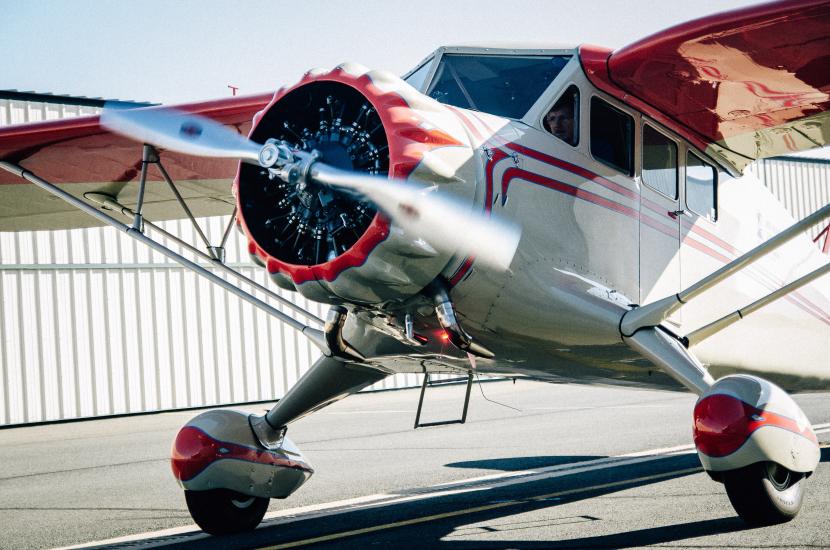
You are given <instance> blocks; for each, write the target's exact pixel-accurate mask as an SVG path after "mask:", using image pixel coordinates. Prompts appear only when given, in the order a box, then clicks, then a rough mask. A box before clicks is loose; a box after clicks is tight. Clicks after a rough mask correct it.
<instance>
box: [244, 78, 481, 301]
mask: <svg viewBox="0 0 830 550" xmlns="http://www.w3.org/2000/svg"><path fill="white" fill-rule="evenodd" d="M249 137H250V138H251V139H253V140H254V141H257V142H259V143H264V142H265V141H266V140H267V139H269V138H274V139H277V140H285V141H286V142H288V143H289V144H291V146H292V147H294V148H297V149H301V150H306V151H311V150H316V151H319V152H320V153H321V154H322V158H321V162H323V163H326V164H329V165H331V166H335V167H337V168H342V169H347V170H357V171H363V172H367V173H372V174H378V175H387V174H388V175H389V176H390V177H395V178H412V179H415V180H419V181H422V182H425V183H436V184H440V185H442V186H445V187H446V188H447V190H448V191H449V192H452V193H454V194H456V195H457V196H460V197H462V198H464V199H465V200H469V201H470V202H473V201H474V200H476V177H475V175H476V168H475V162H474V148H473V146H472V145H471V143H470V141H469V138H468V136H467V134H466V132H465V130H464V128H463V126H461V124H460V123H459V120H458V119H457V117H456V116H455V115H454V114H453V113H452V111H451V110H450V109H448V108H447V107H445V106H443V105H441V104H440V103H438V102H436V101H434V100H432V99H430V98H428V97H426V96H424V95H422V94H420V93H419V92H417V91H416V90H414V89H413V88H412V87H411V86H409V85H408V84H406V83H405V82H403V81H402V80H401V79H400V78H399V77H397V76H396V75H393V74H390V73H387V72H383V71H368V70H367V69H366V68H365V67H362V66H359V65H353V64H345V65H341V66H339V67H337V68H336V69H334V70H332V71H320V70H314V71H310V72H308V73H306V74H305V75H304V77H303V78H302V79H301V80H300V82H298V83H297V84H295V85H294V86H291V87H289V88H281V89H280V90H278V91H277V92H276V94H275V95H274V98H273V99H272V100H271V102H270V103H269V104H268V105H267V106H266V107H265V109H264V110H262V111H261V112H259V113H258V114H257V115H256V116H255V117H254V124H253V128H252V129H251V133H250V136H249ZM234 193H235V195H236V198H237V205H238V221H239V223H240V225H241V226H242V228H243V229H244V231H245V233H246V235H247V236H248V251H249V253H250V254H251V256H252V257H253V258H254V259H255V260H256V261H257V262H258V263H261V264H262V265H264V266H265V267H266V269H267V270H268V272H269V274H270V275H271V277H272V278H273V280H274V281H275V282H276V283H277V284H278V285H280V286H281V287H282V288H286V289H290V290H297V291H299V292H300V293H302V294H303V295H304V296H305V297H307V298H310V299H312V300H316V301H322V302H329V303H337V302H352V303H367V304H373V303H381V302H387V301H390V300H403V299H406V298H408V297H409V296H412V295H414V294H416V293H417V292H419V291H420V290H421V289H423V288H424V287H425V286H426V285H427V284H428V283H430V282H431V281H432V280H433V279H434V278H435V277H436V276H438V275H439V274H440V273H441V272H442V271H443V270H445V269H446V268H447V267H448V264H450V263H451V262H452V261H453V256H452V254H448V253H442V252H439V251H436V250H435V249H434V248H433V247H432V246H431V245H430V244H429V243H426V242H424V241H423V240H422V239H419V238H418V236H417V235H411V234H407V233H406V232H405V231H403V230H402V229H400V228H398V227H396V226H395V225H394V224H391V223H390V221H389V219H388V218H387V217H386V216H384V215H383V214H381V213H378V212H376V211H375V208H374V207H373V205H372V204H371V203H368V202H366V201H365V200H363V199H362V198H360V197H355V196H350V195H348V194H346V193H343V192H335V191H333V190H331V189H327V188H323V187H319V186H315V185H309V186H307V187H304V188H300V187H298V186H296V185H290V184H287V183H285V182H282V181H281V180H280V179H279V178H276V179H271V178H269V175H268V172H267V171H266V170H264V169H262V168H260V167H257V166H253V165H247V164H241V165H240V169H239V172H238V174H237V177H236V180H235V182H234ZM479 200H480V199H479Z"/></svg>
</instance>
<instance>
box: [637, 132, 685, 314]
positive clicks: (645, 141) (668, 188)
mask: <svg viewBox="0 0 830 550" xmlns="http://www.w3.org/2000/svg"><path fill="white" fill-rule="evenodd" d="M641 139H642V147H641V149H640V150H641V151H642V163H641V175H640V183H641V185H640V304H641V305H643V304H648V303H651V302H654V301H656V300H659V299H660V298H664V297H666V296H669V295H671V294H674V293H677V292H679V291H680V216H681V215H682V213H681V210H682V209H681V207H680V191H679V186H678V179H679V175H678V174H679V170H678V162H677V159H678V146H677V142H675V141H674V140H673V139H671V138H670V137H668V136H667V135H665V134H663V133H662V132H660V131H658V130H657V129H656V128H655V127H653V126H651V125H649V124H647V123H646V124H643V126H642V132H641ZM675 320H677V319H675Z"/></svg>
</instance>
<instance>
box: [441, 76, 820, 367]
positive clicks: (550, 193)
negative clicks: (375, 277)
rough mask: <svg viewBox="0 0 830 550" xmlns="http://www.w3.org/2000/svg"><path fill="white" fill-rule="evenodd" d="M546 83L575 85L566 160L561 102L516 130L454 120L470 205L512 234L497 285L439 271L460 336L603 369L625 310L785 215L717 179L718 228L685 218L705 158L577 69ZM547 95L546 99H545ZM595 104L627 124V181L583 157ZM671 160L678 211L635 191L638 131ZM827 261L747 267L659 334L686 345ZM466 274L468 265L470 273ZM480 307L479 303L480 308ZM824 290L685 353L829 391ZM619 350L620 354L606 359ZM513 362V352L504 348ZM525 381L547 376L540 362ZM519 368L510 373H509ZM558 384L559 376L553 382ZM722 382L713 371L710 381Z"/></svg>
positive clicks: (747, 186) (797, 296)
mask: <svg viewBox="0 0 830 550" xmlns="http://www.w3.org/2000/svg"><path fill="white" fill-rule="evenodd" d="M569 68H570V70H568V69H566V70H565V71H563V74H562V75H560V77H558V78H557V82H560V83H561V85H560V86H558V89H559V91H561V90H563V89H565V88H566V87H568V86H570V85H574V84H575V85H578V86H579V88H580V95H581V97H582V101H581V107H580V113H579V120H580V121H581V122H582V128H581V130H580V134H581V139H580V140H579V143H578V144H577V145H576V146H574V147H572V146H570V145H568V144H566V143H564V142H563V141H561V140H559V139H556V138H555V137H554V136H552V135H551V134H549V133H547V132H546V131H544V129H543V128H542V127H541V123H540V122H541V118H542V116H543V114H544V112H546V110H547V109H548V108H549V107H550V105H551V104H552V103H553V101H554V100H555V98H556V95H557V94H558V93H559V91H556V90H549V94H547V95H546V97H544V98H542V99H540V101H539V102H538V103H537V105H536V106H534V108H533V109H532V110H531V111H530V113H528V115H527V116H526V117H525V118H524V119H523V120H522V121H512V120H508V119H503V118H499V117H494V116H491V115H487V114H483V113H476V112H472V111H466V110H461V109H456V110H454V111H455V113H456V115H457V117H458V118H459V120H461V121H462V123H463V124H464V125H465V127H466V129H467V131H468V133H469V135H470V138H471V141H472V142H473V143H474V144H475V145H477V147H478V149H477V153H478V156H477V158H476V159H475V162H476V163H477V169H478V172H479V173H478V178H477V180H478V189H477V197H476V200H477V201H478V204H480V205H481V206H482V207H484V206H485V204H487V203H489V204H490V205H491V208H492V212H493V213H494V214H497V215H501V216H504V217H507V218H510V219H513V220H515V221H516V222H517V223H519V224H520V225H521V226H522V228H523V236H522V240H521V243H520V245H519V250H518V252H517V254H516V257H515V258H514V260H513V264H512V266H511V269H510V271H509V272H507V273H502V274H495V273H492V272H489V271H487V270H485V269H482V268H480V267H479V266H477V265H476V264H475V262H472V263H471V262H469V261H468V262H464V259H463V258H460V259H459V260H458V262H456V263H455V264H453V265H451V267H450V269H448V270H447V271H445V275H446V276H447V278H448V279H449V280H450V281H451V282H452V283H453V285H454V289H453V297H454V300H455V301H456V304H457V306H458V309H459V311H460V312H461V314H462V315H463V316H464V318H465V321H466V326H468V327H469V328H470V329H471V330H473V331H475V332H477V333H479V334H481V335H482V337H483V338H484V339H486V341H487V342H488V343H489V342H492V341H493V340H502V341H511V342H519V343H520V346H522V347H524V348H525V349H526V348H527V347H528V346H530V347H533V346H537V347H538V348H539V349H546V350H554V349H555V350H558V351H561V352H562V354H561V355H559V356H556V355H555V354H554V355H551V356H550V360H551V362H552V363H553V362H557V360H558V361H559V362H560V363H562V362H564V363H568V359H567V352H568V351H570V350H572V349H579V350H581V351H582V352H585V351H586V349H589V348H592V347H596V348H597V349H602V350H603V352H602V355H603V357H604V364H605V365H608V364H611V363H613V362H614V361H615V359H614V356H617V360H622V361H625V360H626V358H627V357H629V356H630V350H628V349H627V348H626V347H625V346H622V345H620V344H621V338H620V332H619V322H620V318H621V316H622V315H623V314H624V313H625V311H627V310H628V309H630V306H631V305H632V304H639V305H643V304H647V303H650V302H653V301H655V300H657V299H660V298H663V297H665V296H668V295H670V294H673V293H676V292H678V291H680V290H681V289H683V288H685V287H687V286H689V285H690V284H692V283H694V282H696V281H698V280H699V279H700V278H702V277H703V276H705V275H707V274H709V273H711V272H713V271H714V270H716V269H717V268H719V267H721V266H723V265H724V264H726V263H728V262H729V261H731V260H733V259H735V258H737V257H738V256H740V255H741V254H742V253H744V252H746V251H748V250H750V249H751V248H753V247H754V246H755V245H757V244H759V243H761V242H763V241H764V240H766V239H768V238H769V237H771V236H773V235H774V234H775V233H777V232H778V231H780V230H781V229H784V228H785V227H787V226H788V225H790V224H792V223H793V221H794V220H793V219H792V217H791V216H790V215H789V214H788V213H787V212H786V211H785V209H784V208H783V206H781V204H780V203H779V202H778V201H777V200H776V199H775V198H774V197H773V196H772V194H771V193H770V192H769V191H768V190H767V189H766V188H764V187H763V185H762V184H761V183H760V182H759V181H758V180H757V179H756V178H754V177H753V176H752V175H744V176H741V177H732V176H730V175H729V174H728V173H726V172H725V171H723V170H722V169H720V168H719V169H718V174H717V219H716V221H710V220H709V219H707V218H706V217H704V216H701V215H698V214H695V213H694V212H692V211H691V210H690V209H689V208H688V206H687V205H686V190H685V187H686V186H685V185H684V184H685V181H686V179H685V178H686V167H685V162H684V159H686V153H687V151H693V152H694V153H695V154H697V155H699V156H700V157H702V158H703V159H705V160H707V161H708V162H711V163H712V164H713V165H714V166H717V165H716V164H715V163H714V162H712V161H711V160H710V159H708V157H706V156H705V154H704V153H703V152H702V151H699V150H697V149H694V148H693V147H691V146H690V145H688V144H687V143H686V142H685V141H684V140H682V139H680V138H679V137H678V136H676V135H674V134H672V133H671V132H670V131H668V130H666V129H665V128H663V127H661V126H660V125H659V124H657V123H656V122H653V121H651V120H648V118H647V117H646V116H644V115H642V114H641V113H639V112H637V111H636V110H634V109H631V108H629V107H627V106H626V105H624V104H621V103H620V102H617V101H614V100H613V99H611V98H609V97H607V96H606V95H605V94H603V93H602V92H599V91H597V90H595V89H594V88H593V87H592V86H591V85H590V84H589V83H588V82H587V80H586V79H585V77H584V75H583V74H582V71H581V67H580V66H579V64H578V63H577V62H574V63H572V64H571V65H570V67H569ZM556 87H557V86H556V83H554V86H552V88H556ZM594 96H596V97H601V98H603V99H605V100H606V101H608V102H609V103H611V104H612V105H614V107H616V108H618V109H619V110H621V111H624V112H625V113H627V114H629V115H630V116H631V117H632V118H633V120H634V124H635V139H634V169H633V176H632V175H627V174H622V173H620V172H618V171H617V170H615V169H613V168H611V167H609V166H607V165H606V164H604V163H602V162H599V161H597V160H595V159H594V158H593V156H592V154H591V150H590V139H589V136H588V130H589V117H590V110H589V103H590V102H589V98H591V97H594ZM645 123H648V124H650V125H651V126H652V127H653V128H655V129H657V130H659V131H660V132H662V133H664V134H665V135H666V136H668V137H669V138H671V139H672V140H674V142H675V143H676V145H677V148H678V155H677V158H678V159H679V160H678V167H677V181H678V188H679V193H678V197H677V198H676V199H673V198H670V197H668V196H665V195H662V194H661V193H659V192H658V191H656V190H654V189H652V188H651V187H649V186H648V185H645V184H643V182H642V178H641V169H642V133H643V125H644V124H645ZM825 262H826V258H825V257H824V256H822V255H821V254H820V251H819V250H818V249H817V248H816V247H815V246H814V245H813V243H811V242H810V241H809V239H808V238H807V237H806V236H804V237H803V238H799V239H796V240H795V241H793V242H791V243H789V244H788V245H786V246H785V247H784V248H782V249H779V251H777V252H775V253H773V254H771V255H770V256H767V257H766V258H764V259H762V260H760V261H758V262H757V263H755V264H753V265H752V266H751V267H750V268H749V269H747V270H745V271H744V272H741V273H739V274H737V275H735V276H733V277H732V278H731V279H729V280H728V281H726V282H725V283H723V284H721V285H720V286H718V287H716V288H714V289H712V290H710V291H708V292H707V293H705V295H702V296H701V297H700V298H699V299H698V300H696V301H695V302H693V303H691V304H689V305H687V306H684V307H683V308H681V310H680V311H679V312H677V313H676V314H675V315H674V316H672V317H671V318H670V319H669V320H668V321H667V322H666V326H667V328H669V329H670V330H672V331H673V332H675V333H676V334H678V335H684V334H688V333H689V332H690V331H691V330H694V329H696V328H698V327H700V326H702V325H705V324H707V323H709V322H711V321H713V320H715V319H717V318H719V317H721V316H723V315H726V314H728V313H730V312H732V311H734V310H735V309H737V308H740V307H743V306H745V305H747V304H749V303H750V302H752V301H754V300H755V299H757V298H760V297H762V296H764V295H765V294H767V293H769V292H771V291H772V290H774V289H777V288H779V287H781V286H783V284H785V283H787V282H789V281H792V280H794V279H795V278H797V277H798V276H800V275H803V274H806V273H807V272H809V271H811V270H812V269H814V268H816V267H818V266H820V265H822V264H823V263H825ZM470 264H471V265H470ZM484 297H487V299H483V298H484ZM829 344H830V280H828V278H827V277H825V278H824V279H818V280H817V281H815V282H813V283H811V284H810V285H808V286H806V287H804V288H802V289H800V290H798V291H796V292H794V293H792V294H790V295H788V296H786V297H785V298H782V299H780V300H778V301H776V302H774V303H772V304H771V305H769V306H767V307H765V308H764V309H762V310H760V311H758V312H757V313H755V314H753V315H752V316H750V317H747V318H746V319H744V320H742V321H740V322H738V323H737V324H735V325H733V326H731V327H730V328H728V329H726V330H724V331H722V332H720V333H718V334H716V335H714V336H712V337H710V338H709V339H707V340H705V341H703V342H702V343H700V344H699V345H697V346H695V347H693V348H692V351H693V353H695V355H696V356H697V357H698V358H699V359H700V360H701V361H702V362H704V363H705V364H707V365H709V366H710V367H712V368H714V369H716V370H717V369H719V368H720V369H723V371H724V372H728V371H732V370H742V371H753V372H760V373H777V374H784V375H786V374H788V373H793V374H794V373H796V372H797V373H798V375H799V376H804V375H808V376H811V375H814V376H816V377H818V378H827V377H828V376H827V373H826V365H825V364H824V363H825V362H826V357H827V350H828V345H829ZM615 346H616V347H617V348H618V353H616V352H614V351H611V352H610V353H609V352H608V348H609V347H610V349H612V350H613V349H614V347H615ZM512 353H513V354H515V353H516V347H515V346H514V347H513V348H512ZM528 361H529V362H532V363H533V364H532V365H531V364H526V365H525V366H526V367H529V368H530V370H534V369H537V368H538V369H539V370H547V367H546V366H545V365H543V364H541V363H540V362H539V361H538V360H530V359H528ZM520 362H521V361H520ZM555 370H557V372H559V373H560V374H561V372H562V369H561V368H558V369H555ZM716 374H720V372H716Z"/></svg>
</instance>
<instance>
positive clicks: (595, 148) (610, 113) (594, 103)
mask: <svg viewBox="0 0 830 550" xmlns="http://www.w3.org/2000/svg"><path fill="white" fill-rule="evenodd" d="M591 155H593V157H594V158H595V159H597V160H598V161H600V162H601V163H603V164H606V165H608V166H610V167H611V168H613V169H615V170H618V171H620V172H622V173H623V174H626V175H629V176H631V175H633V174H634V119H633V118H631V116H629V115H628V114H626V113H624V112H622V111H620V110H619V109H617V108H615V107H613V106H612V105H611V104H609V103H608V102H606V101H603V100H602V99H600V98H598V97H592V98H591Z"/></svg>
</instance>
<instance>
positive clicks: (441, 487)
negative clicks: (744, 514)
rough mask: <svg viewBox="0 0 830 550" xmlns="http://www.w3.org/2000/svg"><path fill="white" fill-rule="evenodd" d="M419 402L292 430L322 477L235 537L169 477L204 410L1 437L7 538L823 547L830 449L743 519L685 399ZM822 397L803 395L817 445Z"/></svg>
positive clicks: (121, 543) (392, 401) (505, 396)
mask: <svg viewBox="0 0 830 550" xmlns="http://www.w3.org/2000/svg"><path fill="white" fill-rule="evenodd" d="M482 390H483V393H482ZM463 392H464V388H463V386H460V385H455V386H446V387H435V388H430V389H429V390H428V392H427V401H426V403H425V406H424V413H423V418H422V421H430V420H445V419H450V418H454V417H458V415H459V414H460V411H461V405H462V400H463ZM484 394H486V396H487V398H489V399H490V400H492V401H498V402H500V403H501V404H496V403H494V402H492V401H488V400H487V399H485V397H484ZM417 398H418V391H417V390H402V391H395V392H384V393H374V394H361V395H356V396H352V397H350V398H348V399H346V400H344V401H341V402H339V403H337V404H335V405H333V406H331V407H329V408H328V409H324V410H323V411H320V412H318V413H315V414H313V415H311V416H310V417H308V418H306V419H303V420H301V421H299V422H297V423H296V424H293V425H292V426H291V429H290V432H289V433H290V435H291V436H292V438H293V439H294V441H295V442H296V443H297V445H298V446H299V447H300V448H301V449H302V450H303V451H304V452H305V454H306V457H307V458H308V459H309V461H310V462H311V463H312V465H313V466H314V467H315V469H316V473H315V475H314V476H313V477H312V479H311V480H310V481H309V482H308V483H307V484H306V485H305V486H303V487H302V488H301V489H300V490H299V491H298V492H297V493H295V494H294V495H292V496H291V497H290V498H289V499H287V500H284V501H272V504H271V507H270V509H269V513H268V516H266V520H265V521H264V522H263V524H262V526H261V527H260V528H259V529H257V530H256V531H255V532H254V533H252V534H248V535H244V536H234V537H221V538H214V537H207V536H205V535H203V534H201V533H200V532H199V531H198V530H197V528H195V526H193V525H192V523H191V521H190V517H189V514H188V512H187V509H186V506H185V503H184V498H183V496H182V493H181V490H180V489H179V488H178V486H177V485H176V483H175V482H174V480H173V477H172V475H171V473H170V466H169V450H170V444H171V442H172V439H173V437H174V436H175V434H176V432H177V430H178V428H179V427H180V426H181V425H182V424H183V423H184V422H186V421H187V419H188V418H190V417H191V416H194V415H195V414H196V412H193V411H189V412H185V413H162V414H157V415H148V416H139V417H130V418H118V419H109V420H95V421H87V422H77V423H71V424H58V425H50V426H39V427H30V428H16V429H9V430H2V431H0V464H2V465H3V469H2V471H0V525H2V526H3V529H2V530H0V547H2V548H15V549H17V548H51V547H59V546H68V545H77V544H80V545H83V546H90V545H91V546H95V547H99V546H115V547H121V548H160V547H182V548H292V547H298V546H299V547H304V548H311V547H315V548H317V547H337V548H343V547H346V548H383V547H395V548H461V549H472V548H597V547H599V548H631V547H641V546H670V547H672V548H708V547H713V548H714V547H717V548H816V547H830V526H828V521H827V518H828V510H830V490H829V489H830V448H827V447H826V448H824V449H823V450H822V462H821V463H820V465H819V467H818V470H817V471H816V473H815V475H814V476H813V477H812V478H810V480H809V485H808V495H807V498H806V502H805V505H804V507H803V508H802V511H801V513H800V515H799V516H798V517H797V518H796V519H795V520H794V521H792V522H790V523H788V524H785V525H782V526H776V527H768V528H759V529H747V528H746V527H745V525H744V524H743V523H742V522H741V521H740V520H739V519H737V518H736V517H735V515H734V513H733V511H732V508H731V506H730V504H729V501H728V499H727V497H726V494H725V492H724V490H723V486H722V485H720V484H718V483H715V482H713V481H711V480H710V479H709V478H708V476H707V475H706V474H704V473H703V472H702V471H701V469H700V463H699V461H698V459H697V456H696V455H695V454H694V452H693V449H692V447H691V445H690V444H691V411H692V407H693V405H694V401H695V399H694V397H693V396H692V395H688V394H682V393H670V392H658V391H645V390H633V389H618V388H604V387H588V386H561V385H550V384H544V383H538V382H526V381H519V382H517V383H516V384H513V383H511V382H491V383H485V384H482V385H481V387H475V388H473V396H472V399H471V403H470V413H469V417H468V421H467V424H466V425H449V426H441V427H432V428H422V429H418V430H413V429H412V422H413V419H414V414H415V408H416V405H417ZM829 398H830V394H828V393H814V394H803V395H799V396H796V400H797V401H798V402H799V404H800V405H801V406H802V407H803V408H804V410H805V412H806V413H807V415H808V417H810V419H811V421H812V422H813V423H814V425H816V424H817V425H823V424H827V425H828V426H827V428H824V430H826V431H823V432H822V433H821V434H820V435H819V440H820V441H821V442H822V444H823V445H825V446H826V445H828V444H830V399H829ZM504 405H509V406H510V407H515V408H517V409H520V410H514V409H512V408H508V407H507V406H504ZM262 408H263V407H262V406H260V407H258V409H262Z"/></svg>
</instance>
